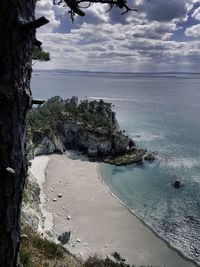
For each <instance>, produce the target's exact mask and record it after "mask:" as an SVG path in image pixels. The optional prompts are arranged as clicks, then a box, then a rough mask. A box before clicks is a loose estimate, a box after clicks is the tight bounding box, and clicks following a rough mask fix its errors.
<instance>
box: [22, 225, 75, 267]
mask: <svg viewBox="0 0 200 267" xmlns="http://www.w3.org/2000/svg"><path fill="white" fill-rule="evenodd" d="M22 232H23V234H22V240H21V245H20V253H19V259H20V263H21V264H22V265H23V267H38V266H52V265H50V263H51V262H52V261H53V262H54V263H55V262H56V261H57V260H59V261H63V260H65V261H66V262H67V259H65V258H66V256H69V257H71V254H70V253H69V252H68V251H67V250H66V249H65V248H64V247H62V246H61V245H58V244H56V243H54V242H51V241H48V240H47V239H44V238H42V237H40V236H39V235H38V234H37V233H35V232H34V231H33V230H32V228H31V227H30V226H29V225H27V224H25V223H24V222H22Z"/></svg>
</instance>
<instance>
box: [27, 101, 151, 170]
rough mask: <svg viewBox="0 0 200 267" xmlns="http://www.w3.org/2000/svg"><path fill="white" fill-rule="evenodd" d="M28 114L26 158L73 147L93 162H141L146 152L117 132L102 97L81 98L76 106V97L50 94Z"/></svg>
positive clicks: (109, 109) (148, 157)
mask: <svg viewBox="0 0 200 267" xmlns="http://www.w3.org/2000/svg"><path fill="white" fill-rule="evenodd" d="M44 114H46V116H44ZM29 117H30V118H29V125H28V130H29V131H28V132H29V135H28V136H29V137H30V138H29V140H28V142H27V152H28V154H29V158H33V157H34V156H37V155H41V154H50V153H55V152H59V153H63V152H64V151H66V150H67V149H76V150H79V151H83V152H84V153H85V154H87V156H88V157H89V158H90V160H93V161H94V160H99V161H104V162H107V163H111V164H116V165H126V164H131V163H137V164H138V165H141V164H142V162H143V156H144V154H145V153H146V152H144V150H142V153H141V150H137V149H136V148H135V142H134V141H133V140H132V139H131V138H129V137H128V136H126V135H125V134H124V132H125V131H123V132H122V131H120V129H119V126H118V123H117V120H116V117H115V112H113V111H112V109H111V104H109V103H105V102H104V101H103V100H100V101H99V102H97V101H92V102H88V100H84V101H82V102H81V103H80V104H79V105H78V99H77V97H72V98H71V99H68V100H63V99H61V98H60V97H54V98H52V99H50V100H48V101H47V102H46V104H44V105H43V106H42V107H41V108H38V109H36V110H34V111H33V112H32V113H30V116H29ZM145 159H146V160H148V161H153V160H154V156H153V155H150V154H149V155H147V156H146V158H145Z"/></svg>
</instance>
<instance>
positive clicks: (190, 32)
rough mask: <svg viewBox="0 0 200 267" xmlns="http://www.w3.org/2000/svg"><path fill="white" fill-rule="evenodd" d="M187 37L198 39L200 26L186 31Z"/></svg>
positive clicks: (194, 26)
mask: <svg viewBox="0 0 200 267" xmlns="http://www.w3.org/2000/svg"><path fill="white" fill-rule="evenodd" d="M185 35H186V36H191V37H195V38H198V37H200V24H197V25H193V26H191V27H189V28H187V29H186V30H185Z"/></svg>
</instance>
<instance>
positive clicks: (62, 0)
mask: <svg viewBox="0 0 200 267" xmlns="http://www.w3.org/2000/svg"><path fill="white" fill-rule="evenodd" d="M84 2H87V3H88V6H87V7H81V6H80V4H81V3H84ZM92 3H95V4H96V3H101V4H108V5H110V8H109V9H108V10H107V11H106V12H109V11H110V10H111V9H112V8H113V7H114V6H116V7H118V8H120V9H123V8H125V11H124V12H122V14H121V15H123V14H125V13H127V12H129V11H138V10H137V9H133V8H130V7H129V6H128V5H127V0H58V1H57V0H53V4H54V5H65V4H66V5H67V6H68V7H69V8H70V11H69V13H70V14H71V19H72V21H74V16H75V14H78V15H79V16H85V13H84V12H83V11H82V10H81V8H88V7H89V6H90V4H92Z"/></svg>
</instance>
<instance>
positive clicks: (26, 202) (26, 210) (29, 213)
mask: <svg viewBox="0 0 200 267" xmlns="http://www.w3.org/2000/svg"><path fill="white" fill-rule="evenodd" d="M39 202H40V187H39V185H38V183H37V181H36V179H35V177H34V176H33V175H32V174H29V176H28V177H27V180H26V185H25V189H24V193H23V202H22V211H21V219H22V220H23V221H25V222H26V223H27V224H28V225H30V226H31V227H32V228H33V230H34V231H36V232H40V231H41V229H42V225H43V221H42V217H41V216H42V215H41V212H40V209H39Z"/></svg>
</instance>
